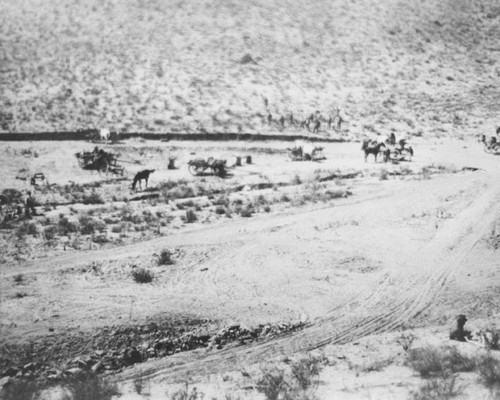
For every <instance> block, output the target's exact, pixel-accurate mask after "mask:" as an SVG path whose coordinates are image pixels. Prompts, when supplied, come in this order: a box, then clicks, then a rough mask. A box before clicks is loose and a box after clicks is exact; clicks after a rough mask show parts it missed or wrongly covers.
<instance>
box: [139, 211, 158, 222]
mask: <svg viewBox="0 0 500 400" xmlns="http://www.w3.org/2000/svg"><path fill="white" fill-rule="evenodd" d="M142 217H143V219H144V222H147V223H151V222H155V221H156V217H155V216H154V215H153V213H152V212H151V211H150V210H144V211H143V212H142Z"/></svg>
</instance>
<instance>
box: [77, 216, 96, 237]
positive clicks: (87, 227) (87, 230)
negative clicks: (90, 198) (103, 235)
mask: <svg viewBox="0 0 500 400" xmlns="http://www.w3.org/2000/svg"><path fill="white" fill-rule="evenodd" d="M78 222H79V223H80V232H81V233H82V234H83V235H91V234H93V233H94V232H95V231H96V225H97V224H96V220H95V219H94V218H92V217H90V216H88V215H86V214H84V215H81V216H80V218H78Z"/></svg>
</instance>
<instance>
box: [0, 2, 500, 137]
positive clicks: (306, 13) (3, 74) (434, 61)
mask: <svg viewBox="0 0 500 400" xmlns="http://www.w3.org/2000/svg"><path fill="white" fill-rule="evenodd" d="M0 9H1V11H2V12H1V13H0V26H1V28H0V43H1V48H0V50H1V51H0V57H1V59H0V64H1V66H2V67H1V69H0V108H1V111H0V129H1V130H2V131H12V132H19V131H22V132H26V131H28V132H29V131H50V130H73V129H78V128H90V127H99V126H104V125H107V126H109V127H111V128H112V129H114V130H118V129H124V130H127V131H153V132H166V131H182V132H184V131H198V130H205V131H208V132H220V131H233V132H236V131H248V132H255V131H259V132H260V131H263V130H264V131H268V130H274V129H275V128H274V127H269V126H267V125H263V124H262V118H261V117H262V115H263V114H265V109H264V106H263V103H262V99H261V95H264V96H266V97H267V98H268V99H269V103H270V110H271V112H272V113H273V114H274V115H275V116H277V115H279V114H283V113H285V112H287V111H292V112H294V113H295V114H296V115H306V114H307V115H308V114H309V113H311V112H313V111H315V110H320V111H321V112H322V113H323V115H327V114H328V113H329V112H331V110H332V106H333V105H334V104H335V105H339V106H340V107H342V108H343V110H344V111H345V113H346V118H347V120H348V124H347V125H346V128H345V130H344V133H349V132H350V133H351V134H355V135H358V134H362V133H370V132H382V133H387V132H388V131H389V130H390V129H395V130H397V131H399V132H409V133H412V134H418V135H420V134H424V135H430V134H433V135H449V134H457V135H463V134H472V133H490V132H492V131H493V127H494V126H495V121H494V120H492V118H494V117H495V113H496V112H498V108H497V105H496V103H497V102H496V99H497V98H498V95H499V93H498V85H497V81H498V78H499V73H500V67H499V65H498V58H499V54H500V52H499V50H500V47H499V43H498V37H499V36H500V32H499V28H498V27H499V26H500V24H499V18H500V8H499V6H498V2H496V1H494V0H487V1H470V0H458V1H457V0H455V1H453V0H445V1H439V0H426V1H419V2H414V1H409V0H405V1H403V0H386V1H383V2H380V1H375V0H358V1H349V2H347V1H341V0H336V1H326V0H320V1H314V2H309V3H304V2H299V1H296V0H279V1H274V2H272V3H269V2H267V1H261V0H255V1H250V2H249V1H245V2H237V1H210V2H207V1H202V0H191V1H188V2H177V1H173V0H168V1H155V0H146V1H139V2H136V1H132V0H125V1H119V0H106V1H87V2H76V3H75V2H72V1H68V0H64V1H59V0H57V1H56V0H48V1H44V2H43V4H42V3H40V2H37V1H34V0H20V1H16V2H12V1H10V0H1V1H0ZM247 53H248V54H250V55H251V56H252V58H253V59H254V60H255V62H256V63H255V64H254V63H248V64H242V63H240V60H241V58H242V57H243V56H244V55H245V54H247Z"/></svg>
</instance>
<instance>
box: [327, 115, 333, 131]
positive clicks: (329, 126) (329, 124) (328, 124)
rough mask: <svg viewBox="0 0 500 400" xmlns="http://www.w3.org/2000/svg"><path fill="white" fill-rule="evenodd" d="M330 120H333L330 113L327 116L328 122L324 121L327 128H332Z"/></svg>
mask: <svg viewBox="0 0 500 400" xmlns="http://www.w3.org/2000/svg"><path fill="white" fill-rule="evenodd" d="M332 122H333V119H332V116H331V115H330V116H329V117H328V122H327V123H326V127H327V129H328V130H330V129H332Z"/></svg>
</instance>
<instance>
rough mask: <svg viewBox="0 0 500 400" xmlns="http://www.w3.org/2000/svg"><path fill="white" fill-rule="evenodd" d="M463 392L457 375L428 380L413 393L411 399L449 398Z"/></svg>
mask: <svg viewBox="0 0 500 400" xmlns="http://www.w3.org/2000/svg"><path fill="white" fill-rule="evenodd" d="M462 393H463V387H462V386H459V385H458V384H457V377H456V375H450V376H445V377H441V378H433V379H429V380H426V381H425V382H424V383H423V384H422V385H421V386H420V387H419V388H418V389H416V390H414V391H413V392H412V393H411V400H449V399H453V398H455V397H458V396H459V395H460V394H462Z"/></svg>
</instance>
